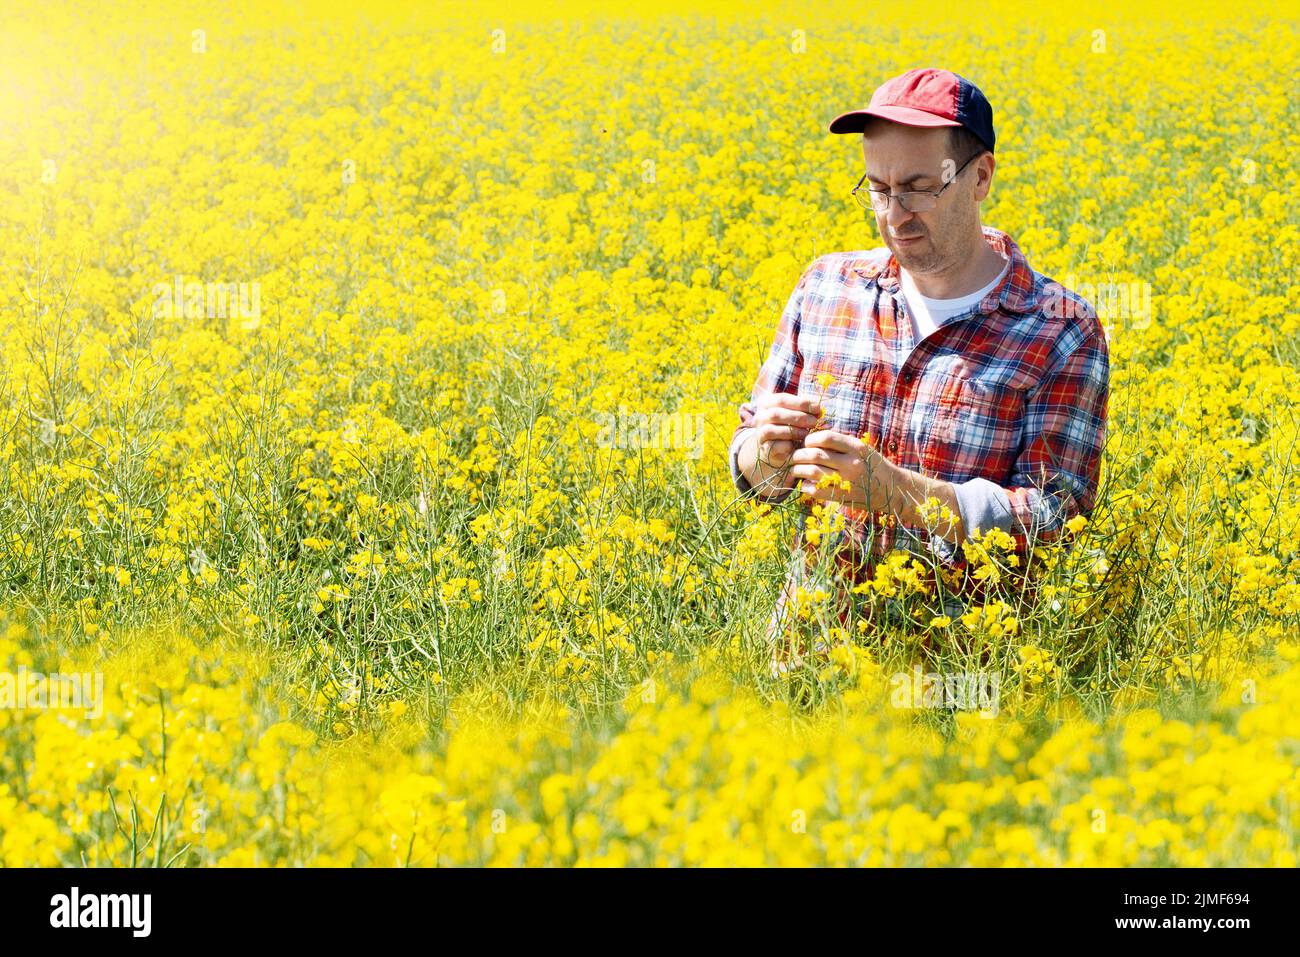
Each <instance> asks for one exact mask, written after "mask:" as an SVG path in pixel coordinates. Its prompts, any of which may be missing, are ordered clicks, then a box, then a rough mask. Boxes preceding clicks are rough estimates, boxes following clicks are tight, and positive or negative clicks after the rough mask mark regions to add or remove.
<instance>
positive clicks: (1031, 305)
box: [853, 226, 1040, 314]
mask: <svg viewBox="0 0 1300 957" xmlns="http://www.w3.org/2000/svg"><path fill="white" fill-rule="evenodd" d="M983 230H984V241H985V242H986V243H988V244H989V245H990V246H992V247H993V249H994V251H996V252H997V253H998V255H1000V256H1001V257H1002V258H1003V259H1009V260H1011V268H1010V269H1009V270H1007V274H1006V275H1005V276H1003V277H1002V281H1001V282H1000V283H998V285H996V286H994V287H993V289H992V291H990V292H989V294H988V295H987V296H985V297H984V298H983V299H982V300H980V304H979V311H980V312H981V313H983V314H989V313H992V312H994V311H995V310H997V309H999V308H1000V309H1002V310H1003V311H1004V312H1034V311H1035V310H1036V309H1038V307H1039V298H1040V296H1039V293H1038V289H1037V286H1038V284H1037V283H1036V282H1035V281H1034V271H1033V269H1032V268H1030V266H1029V261H1028V260H1026V259H1025V255H1024V253H1022V252H1021V251H1020V247H1019V246H1017V245H1016V244H1015V241H1014V240H1012V238H1011V237H1010V236H1009V235H1007V234H1006V233H1004V232H1002V230H1000V229H994V228H993V227H992V226H984V227H983ZM853 271H854V272H856V273H857V274H858V275H859V276H861V277H862V278H863V279H867V280H875V281H876V283H877V284H878V285H879V286H880V287H881V288H882V289H885V290H887V291H888V292H890V293H891V294H896V293H897V292H898V291H899V276H898V259H897V258H895V256H894V254H893V253H892V252H891V253H890V254H889V256H888V258H886V259H879V258H877V259H872V260H868V261H865V262H863V264H862V265H860V266H854V267H853Z"/></svg>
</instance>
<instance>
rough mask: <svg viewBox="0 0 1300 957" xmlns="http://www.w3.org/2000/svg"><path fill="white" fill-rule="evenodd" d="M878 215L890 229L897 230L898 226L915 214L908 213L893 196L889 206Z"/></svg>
mask: <svg viewBox="0 0 1300 957" xmlns="http://www.w3.org/2000/svg"><path fill="white" fill-rule="evenodd" d="M880 215H881V218H882V219H883V220H884V221H885V225H886V226H888V227H889V228H890V229H891V230H893V231H895V232H897V231H898V227H900V226H902V225H904V224H905V223H906V222H907V221H908V220H909V219H912V218H913V217H914V216H915V215H916V214H915V213H909V212H908V211H907V210H905V209H904V208H903V204H902V203H900V202H899V201H898V199H897V198H894V199H891V200H890V201H889V208H888V209H886V210H885V211H884V212H883V213H881V214H880Z"/></svg>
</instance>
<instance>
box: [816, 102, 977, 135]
mask: <svg viewBox="0 0 1300 957" xmlns="http://www.w3.org/2000/svg"><path fill="white" fill-rule="evenodd" d="M869 116H878V117H880V118H881V119H883V120H893V121H894V122H895V123H902V124H903V125H904V126H961V124H960V123H958V122H957V121H956V120H945V119H944V118H943V117H942V116H935V115H933V114H932V113H926V112H925V111H924V110H914V109H912V108H911V107H910V106H878V107H876V108H875V109H874V110H872V109H866V110H850V111H849V112H848V113H841V114H840V115H839V116H837V117H835V119H833V120H831V125H830V131H831V132H832V133H861V132H862V131H863V130H864V129H866V127H867V117H869Z"/></svg>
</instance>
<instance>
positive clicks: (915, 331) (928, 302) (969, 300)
mask: <svg viewBox="0 0 1300 957" xmlns="http://www.w3.org/2000/svg"><path fill="white" fill-rule="evenodd" d="M1010 268H1011V260H1009V259H1008V260H1007V264H1006V265H1005V266H1003V267H1002V271H1001V272H1000V273H998V274H997V276H996V277H995V278H994V280H993V281H992V282H990V283H989V284H988V285H987V286H985V287H984V288H983V289H977V290H975V291H974V292H972V293H971V294H970V295H967V296H960V297H958V298H956V299H930V298H928V297H926V296H923V295H921V293H920V292H919V291H918V290H917V288H916V284H915V283H914V282H913V281H912V277H911V276H910V275H908V272H907V270H906V269H903V268H902V267H899V270H898V281H899V285H900V286H901V288H902V290H903V298H904V299H906V300H907V312H908V315H909V316H911V319H912V335H913V341H914V342H920V341H921V340H922V339H924V338H925V337H926V336H928V335H929V334H930V333H932V332H934V330H935V329H937V328H939V327H940V326H941V325H943V324H944V322H945V321H946V320H947V319H950V318H951V317H953V316H955V315H957V314H958V313H960V312H966V311H967V310H968V309H970V308H971V306H974V305H975V304H976V303H978V302H979V301H980V300H981V299H983V298H984V297H985V296H987V295H988V294H989V293H991V292H992V291H993V288H994V287H995V286H996V285H997V284H998V283H1000V282H1001V281H1002V277H1003V276H1005V275H1006V274H1007V270H1008V269H1010Z"/></svg>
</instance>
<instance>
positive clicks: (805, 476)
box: [787, 429, 901, 512]
mask: <svg viewBox="0 0 1300 957" xmlns="http://www.w3.org/2000/svg"><path fill="white" fill-rule="evenodd" d="M790 463H791V465H790V471H789V472H788V473H787V480H788V481H790V482H798V483H801V484H800V485H799V486H798V487H799V488H800V490H801V491H803V492H804V493H805V494H807V495H811V496H812V497H813V498H816V499H820V500H822V501H835V502H844V503H845V504H848V505H853V506H855V507H857V508H862V509H866V510H868V511H872V512H877V511H888V510H889V509H890V507H891V504H894V502H893V500H894V499H896V498H897V495H896V494H895V486H896V485H897V484H898V479H899V476H898V473H899V472H900V471H901V470H900V469H899V468H898V466H896V465H894V463H892V462H890V461H889V460H888V459H886V458H885V457H884V456H883V455H881V454H880V453H879V452H877V451H876V450H875V449H873V448H872V447H871V446H869V445H867V444H866V443H865V442H863V441H862V440H861V439H858V438H855V437H854V436H852V435H847V434H845V433H843V432H836V431H834V430H831V429H821V430H820V431H817V432H813V433H812V434H811V435H809V436H808V437H807V439H806V440H805V441H804V446H803V448H800V449H796V450H795V451H794V452H792V453H791V455H790ZM827 476H830V477H831V484H829V485H827V486H825V487H818V485H819V483H820V482H821V480H822V479H824V478H826V477H827ZM840 480H845V481H847V482H848V483H849V488H848V489H844V488H842V487H841V485H840Z"/></svg>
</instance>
